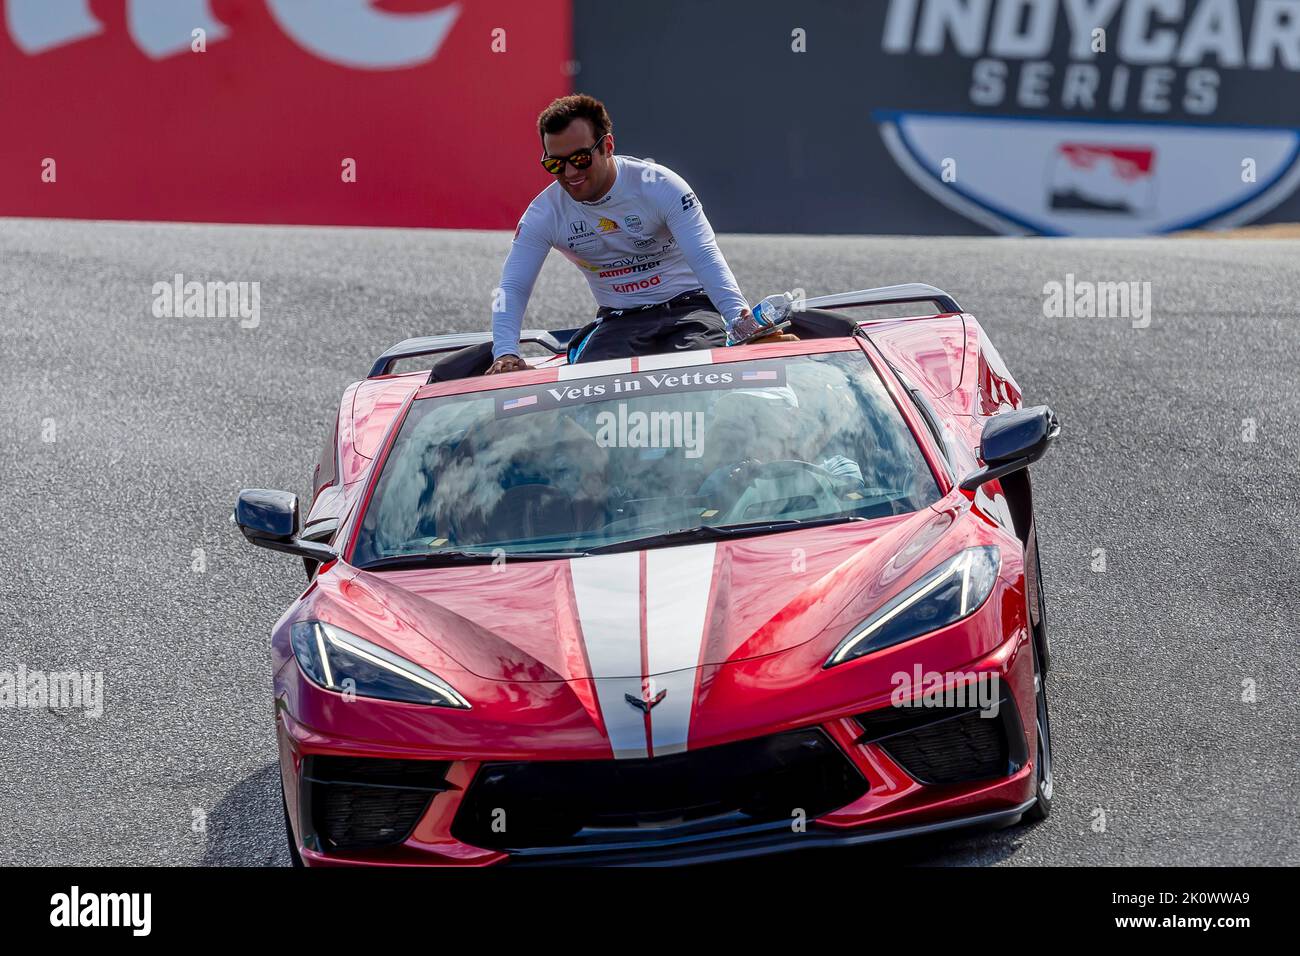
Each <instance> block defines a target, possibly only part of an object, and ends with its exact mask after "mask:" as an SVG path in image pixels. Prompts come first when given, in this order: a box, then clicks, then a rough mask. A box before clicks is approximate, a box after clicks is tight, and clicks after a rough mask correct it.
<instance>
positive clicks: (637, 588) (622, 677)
mask: <svg viewBox="0 0 1300 956" xmlns="http://www.w3.org/2000/svg"><path fill="white" fill-rule="evenodd" d="M569 574H570V575H571V577H572V579H573V596H574V598H575V599H576V601H577V604H578V619H579V621H580V623H581V624H582V640H583V643H584V644H585V645H586V648H587V660H588V662H589V663H590V664H591V676H592V677H593V678H595V682H596V699H597V701H598V702H599V703H600V713H601V716H603V717H604V718H605V729H606V731H607V732H608V734H609V745H610V747H611V748H613V750H614V757H615V758H616V759H624V758H627V757H645V756H647V753H648V752H647V750H646V734H645V717H644V715H643V714H642V713H641V711H639V710H637V709H636V708H635V707H633V706H632V705H631V704H629V703H628V702H627V700H626V699H624V696H623V695H624V694H632V695H633V696H638V697H639V696H640V694H641V557H640V555H639V554H638V553H637V552H635V551H628V552H624V553H621V554H602V555H597V556H596V557H591V558H574V559H572V560H571V561H569Z"/></svg>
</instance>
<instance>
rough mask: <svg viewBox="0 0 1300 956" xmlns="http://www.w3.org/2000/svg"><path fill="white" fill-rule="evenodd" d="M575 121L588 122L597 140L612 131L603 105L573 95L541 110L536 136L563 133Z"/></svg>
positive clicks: (596, 100)
mask: <svg viewBox="0 0 1300 956" xmlns="http://www.w3.org/2000/svg"><path fill="white" fill-rule="evenodd" d="M576 119H585V120H589V121H590V122H591V126H592V129H594V130H595V131H596V139H597V140H599V139H600V138H601V137H602V136H604V135H605V134H606V133H612V132H613V131H614V124H613V123H612V122H610V119H609V111H608V110H606V109H605V104H604V103H602V102H601V101H600V100H598V99H596V98H595V97H594V96H588V95H587V94H586V93H574V94H573V95H572V96H561V97H560V98H559V99H558V100H555V101H554V102H552V103H551V105H550V106H548V107H546V109H544V110H542V112H541V115H540V116H538V117H537V134H538V135H539V136H542V137H544V136H545V135H546V134H547V133H560V132H563V131H564V130H565V129H566V128H568V125H569V124H570V123H572V122H573V121H574V120H576Z"/></svg>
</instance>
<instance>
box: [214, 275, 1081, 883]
mask: <svg viewBox="0 0 1300 956" xmlns="http://www.w3.org/2000/svg"><path fill="white" fill-rule="evenodd" d="M801 305H802V306H803V308H802V309H801V310H799V311H797V312H796V313H795V317H794V322H793V331H794V333H795V334H796V335H797V336H798V337H799V341H797V342H772V343H767V344H754V345H746V346H738V347H732V348H719V349H714V350H711V351H710V350H700V351H684V352H676V353H672V354H663V355H651V356H641V357H637V358H628V359H617V360H611V361H603V362H591V363H578V364H570V363H569V362H568V359H567V352H566V342H567V339H568V337H569V336H570V335H571V334H572V333H571V332H548V331H541V330H534V331H526V332H525V333H524V336H523V339H524V341H525V342H527V343H530V348H529V351H536V352H538V353H540V355H539V356H537V357H533V358H530V359H529V365H530V367H529V368H528V369H527V370H523V371H519V372H514V373H510V374H505V375H495V376H483V375H481V374H478V373H479V372H480V371H481V368H482V365H483V364H484V357H485V356H487V354H488V353H487V351H486V349H487V348H488V347H489V346H488V345H486V344H485V339H486V336H484V335H479V334H457V335H445V336H433V337H424V338H416V339H410V340H407V341H405V342H402V343H400V344H399V345H396V346H394V347H393V348H391V349H389V350H388V351H387V352H385V353H384V354H383V355H381V356H380V357H379V359H378V360H377V361H376V362H375V363H374V366H373V368H372V369H371V372H370V374H369V376H368V377H367V378H366V379H365V380H364V381H361V382H357V383H355V384H353V385H352V386H350V387H349V388H348V389H347V390H346V392H345V393H344V395H343V399H342V402H341V404H340V406H339V411H338V416H337V421H336V424H335V427H334V428H332V429H331V430H330V432H329V435H328V439H327V441H326V442H325V447H324V450H323V453H322V454H321V457H320V460H319V464H318V465H317V467H316V471H315V475H314V479H313V482H312V485H313V495H312V501H311V506H310V508H309V509H308V512H307V515H306V518H305V520H304V519H303V518H301V517H300V510H299V505H298V499H297V497H296V496H295V495H293V494H290V493H288V492H280V491H269V490H263V489H248V490H245V491H243V492H241V493H240V495H239V499H238V501H237V504H236V508H235V514H234V520H235V522H236V523H237V524H238V526H239V528H240V530H241V531H242V532H243V534H244V535H245V537H246V538H247V539H248V540H249V541H251V542H252V543H253V544H255V545H259V546H261V547H266V548H271V549H274V550H277V551H282V552H287V553H290V554H294V555H297V556H299V557H300V558H301V559H302V560H303V563H304V565H305V567H306V571H307V576H308V583H307V585H306V589H305V590H304V591H303V592H302V594H301V596H300V597H299V598H298V599H297V600H295V601H294V602H293V604H292V605H291V606H290V607H289V609H288V610H287V611H286V612H285V613H284V615H283V616H282V617H281V618H280V620H279V621H278V622H277V623H276V624H275V626H274V629H273V631H272V635H271V648H272V665H273V668H274V692H275V730H276V734H277V738H278V743H279V756H280V772H281V783H282V789H283V798H284V815H285V823H286V828H287V831H288V840H289V845H290V848H291V851H292V856H293V858H294V862H295V863H297V864H306V865H372V866H389V865H438V866H486V865H508V866H518V865H530V864H548V863H549V864H555V863H560V864H573V863H580V864H581V863H587V864H601V865H609V864H665V863H681V862H697V861H712V860H722V859H728V858H736V857H745V856H750V855H753V854H759V853H771V852H776V851H782V850H789V849H797V848H802V847H825V846H833V845H846V844H856V843H866V842H871V841H877V840H884V839H892V838H897V837H901V836H908V835H912V834H919V833H928V832H933V831H938V830H944V829H951V828H956V827H969V826H984V827H996V826H1007V825H1012V824H1015V823H1017V822H1020V821H1021V820H1022V819H1025V820H1030V821H1032V820H1040V819H1042V818H1043V817H1045V816H1046V815H1047V813H1048V812H1049V810H1050V808H1051V803H1052V748H1051V732H1050V722H1049V718H1048V701H1047V683H1046V678H1047V674H1048V670H1049V665H1050V648H1049V644H1048V639H1047V629H1046V622H1045V619H1044V601H1043V592H1042V574H1041V571H1040V569H1039V559H1038V535H1037V528H1036V525H1035V521H1034V505H1033V497H1032V489H1031V486H1030V481H1029V472H1028V467H1029V465H1030V464H1032V463H1033V462H1035V461H1036V460H1037V459H1038V458H1039V457H1041V456H1042V455H1043V453H1044V452H1045V451H1046V450H1047V448H1048V446H1049V445H1050V443H1051V442H1052V441H1053V440H1054V439H1055V438H1056V436H1057V434H1058V432H1059V425H1058V423H1057V420H1056V418H1055V416H1054V415H1053V414H1052V412H1051V410H1050V409H1049V408H1047V407H1046V406H1036V407H1027V406H1025V405H1024V404H1023V403H1022V401H1021V393H1020V389H1019V387H1018V386H1017V385H1016V383H1015V381H1014V380H1013V379H1012V377H1011V375H1010V374H1009V372H1008V371H1007V369H1006V367H1005V366H1004V364H1003V362H1002V360H1001V358H1000V357H999V355H998V352H997V351H996V349H994V347H993V345H992V344H991V343H990V342H989V340H988V338H987V337H986V336H985V334H984V332H983V330H982V329H981V327H980V325H979V324H978V323H977V322H976V320H975V318H974V317H973V316H971V315H970V314H968V313H965V312H963V311H962V310H961V308H960V307H959V306H958V305H957V303H956V302H955V301H954V300H953V299H952V297H951V296H949V295H948V294H947V293H945V292H943V291H941V290H939V289H936V288H933V287H931V286H926V285H920V284H909V285H900V286H890V287H886V288H882V289H869V290H864V291H859V292H848V293H842V294H838V295H828V296H822V297H819V298H814V299H809V300H807V301H806V302H805V303H801ZM911 313H916V314H911ZM410 365H416V366H423V368H420V369H418V370H414V371H411V370H405V371H403V370H400V369H399V366H410Z"/></svg>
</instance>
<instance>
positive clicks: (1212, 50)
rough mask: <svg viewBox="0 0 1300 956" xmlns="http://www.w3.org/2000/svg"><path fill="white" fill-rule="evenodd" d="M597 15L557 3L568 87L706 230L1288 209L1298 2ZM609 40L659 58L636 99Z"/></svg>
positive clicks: (1029, 227)
mask: <svg viewBox="0 0 1300 956" xmlns="http://www.w3.org/2000/svg"><path fill="white" fill-rule="evenodd" d="M607 9H608V8H607V7H606V6H605V5H602V4H599V3H595V2H591V0H576V4H575V11H576V13H575V29H576V31H577V32H576V37H577V41H576V42H577V48H578V56H579V58H580V59H581V61H582V63H583V67H584V69H583V74H582V79H583V83H584V84H585V85H586V86H589V87H591V88H592V89H593V90H600V91H601V92H602V94H603V95H605V96H606V97H607V102H610V103H611V109H614V110H615V116H616V117H617V118H618V120H621V122H622V123H623V125H624V129H625V131H626V130H627V129H628V127H629V126H630V127H631V128H632V129H633V130H635V135H628V136H624V137H623V138H622V139H621V140H620V148H625V149H630V150H631V151H632V152H634V153H635V152H637V151H638V150H642V151H644V152H643V154H649V155H652V156H653V157H654V158H655V159H658V160H660V161H661V162H665V163H667V164H668V165H669V166H672V167H674V168H676V169H678V171H679V172H681V173H682V174H683V175H684V176H685V177H686V178H687V179H688V180H689V181H690V182H691V184H692V186H694V187H695V189H696V191H697V193H698V194H699V195H700V197H701V198H702V199H703V200H704V201H705V202H706V203H708V204H709V215H710V218H711V219H712V220H713V222H714V223H715V225H716V226H717V227H718V228H719V229H721V230H737V229H739V230H754V231H763V232H789V231H805V232H877V233H881V232H883V233H987V232H993V233H1003V234H1043V235H1075V236H1135V235H1149V234H1158V233H1165V232H1171V231H1175V230H1181V229H1190V228H1220V227H1229V226H1236V225H1241V224H1245V223H1251V222H1269V221H1297V220H1300V195H1298V194H1297V186H1300V0H873V2H870V3H861V4H844V3H836V2H831V0H810V2H807V3H801V4H799V5H797V6H795V5H791V4H789V3H785V2H781V0H755V2H751V3H748V4H746V5H745V10H744V15H743V16H741V15H739V14H738V13H737V12H736V11H735V10H734V8H731V7H730V5H729V4H694V3H690V2H687V0H665V2H663V3H660V4H658V5H657V6H656V9H657V10H658V12H659V16H657V17H656V18H655V19H654V21H649V20H647V19H646V18H643V17H640V16H637V15H633V14H632V13H631V12H630V11H622V12H621V13H617V14H615V16H614V17H613V18H612V20H611V18H609V17H605V19H603V20H602V21H600V22H597V17H598V13H599V11H602V10H607ZM718 37H726V38H727V40H726V44H725V46H726V49H728V50H732V51H742V53H743V56H742V57H741V58H740V59H736V58H735V57H734V56H731V55H730V54H729V55H727V56H719V55H718V51H719V49H720V48H721V45H720V44H719V43H718V42H717V38H718ZM629 49H638V50H659V49H665V50H672V51H673V56H674V62H675V63H677V64H680V67H679V68H677V69H674V70H672V71H662V72H659V73H657V74H656V80H655V84H654V91H653V94H652V95H649V96H647V95H644V92H643V91H644V87H645V84H644V80H643V77H642V76H641V75H640V74H639V73H637V72H636V71H635V70H633V69H630V61H635V60H637V59H638V57H636V56H633V57H629V56H627V51H628V50H629ZM647 59H649V60H650V61H651V62H653V61H654V58H653V57H647ZM670 116H671V120H670V119H669V117H670Z"/></svg>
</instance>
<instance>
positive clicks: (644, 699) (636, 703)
mask: <svg viewBox="0 0 1300 956" xmlns="http://www.w3.org/2000/svg"><path fill="white" fill-rule="evenodd" d="M653 689H654V688H652V687H647V688H646V689H645V690H643V691H642V692H641V696H640V697H637V696H636V695H635V694H624V695H623V699H624V700H626V701H627V702H628V703H629V704H631V705H632V706H633V707H635V708H636V709H637V710H641V711H644V712H645V713H647V714H648V713H650V708H652V707H654V706H655V704H657V703H659V701H661V700H663V699H664V698H665V697H667V696H668V688H666V687H665V688H664V689H663V690H661V691H660V692H659V693H657V694H653V695H652V694H651V691H652V690H653Z"/></svg>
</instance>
